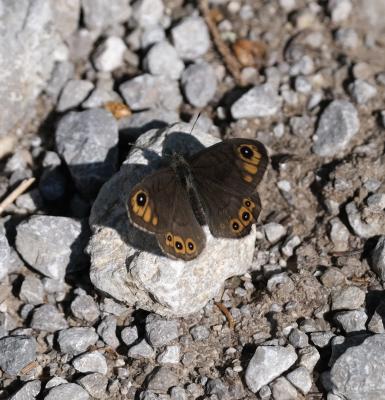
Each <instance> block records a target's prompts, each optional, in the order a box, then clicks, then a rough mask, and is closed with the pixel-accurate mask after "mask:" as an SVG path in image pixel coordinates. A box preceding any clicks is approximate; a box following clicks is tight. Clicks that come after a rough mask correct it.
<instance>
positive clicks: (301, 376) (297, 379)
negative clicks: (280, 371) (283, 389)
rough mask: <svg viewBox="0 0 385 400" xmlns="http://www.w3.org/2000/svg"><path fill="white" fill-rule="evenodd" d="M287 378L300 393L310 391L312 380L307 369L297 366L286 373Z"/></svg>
mask: <svg viewBox="0 0 385 400" xmlns="http://www.w3.org/2000/svg"><path fill="white" fill-rule="evenodd" d="M286 378H287V380H288V381H289V382H290V383H291V384H292V385H293V386H294V387H296V388H297V389H298V390H299V391H300V392H301V393H302V394H307V393H309V392H310V389H311V387H312V384H313V381H312V377H311V375H310V373H309V371H308V370H307V369H306V368H305V367H298V368H296V369H294V370H293V371H291V372H289V373H288V374H287V375H286Z"/></svg>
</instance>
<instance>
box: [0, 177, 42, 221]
mask: <svg viewBox="0 0 385 400" xmlns="http://www.w3.org/2000/svg"><path fill="white" fill-rule="evenodd" d="M34 182H35V178H29V179H25V180H24V181H23V182H21V183H20V185H19V186H18V187H17V188H16V189H15V190H14V191H13V192H11V193H10V194H9V195H8V196H7V197H6V198H5V199H4V200H3V201H2V202H1V203H0V215H1V214H2V213H3V212H4V210H5V209H6V208H7V207H8V206H9V205H11V204H12V203H13V202H14V201H15V200H16V199H17V198H18V197H19V196H20V195H22V194H23V193H24V192H25V191H26V190H27V189H28V188H29V187H30V186H31V185H32V184H33V183H34Z"/></svg>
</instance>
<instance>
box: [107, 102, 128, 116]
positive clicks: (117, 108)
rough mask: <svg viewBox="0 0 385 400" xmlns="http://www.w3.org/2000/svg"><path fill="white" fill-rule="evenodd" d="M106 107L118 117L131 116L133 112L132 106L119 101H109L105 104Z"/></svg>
mask: <svg viewBox="0 0 385 400" xmlns="http://www.w3.org/2000/svg"><path fill="white" fill-rule="evenodd" d="M104 108H105V109H106V110H107V111H109V112H110V113H111V114H112V115H113V116H114V117H115V118H116V119H122V118H124V117H129V116H130V115H131V114H132V112H131V110H130V108H129V107H128V106H127V105H126V104H123V103H120V102H118V101H109V102H107V103H106V104H104Z"/></svg>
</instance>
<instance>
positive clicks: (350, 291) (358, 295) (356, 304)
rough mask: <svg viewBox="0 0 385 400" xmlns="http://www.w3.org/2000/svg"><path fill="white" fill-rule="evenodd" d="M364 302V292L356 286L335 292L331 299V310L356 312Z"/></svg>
mask: <svg viewBox="0 0 385 400" xmlns="http://www.w3.org/2000/svg"><path fill="white" fill-rule="evenodd" d="M364 301H365V292H364V291H363V290H361V289H360V288H358V287H356V286H349V287H347V288H344V289H342V290H340V291H336V292H335V293H334V294H333V297H332V310H344V309H346V310H356V309H358V308H360V307H361V306H362V305H363V303H364Z"/></svg>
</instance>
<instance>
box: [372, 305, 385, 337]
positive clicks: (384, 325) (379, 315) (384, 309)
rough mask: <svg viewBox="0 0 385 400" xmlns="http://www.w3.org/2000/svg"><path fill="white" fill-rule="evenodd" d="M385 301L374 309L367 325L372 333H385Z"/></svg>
mask: <svg viewBox="0 0 385 400" xmlns="http://www.w3.org/2000/svg"><path fill="white" fill-rule="evenodd" d="M384 321H385V301H382V302H381V303H380V304H379V305H378V306H377V308H376V311H375V312H374V314H373V316H372V318H371V319H370V321H369V323H368V330H369V331H370V332H373V333H384V332H385V322H384Z"/></svg>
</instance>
